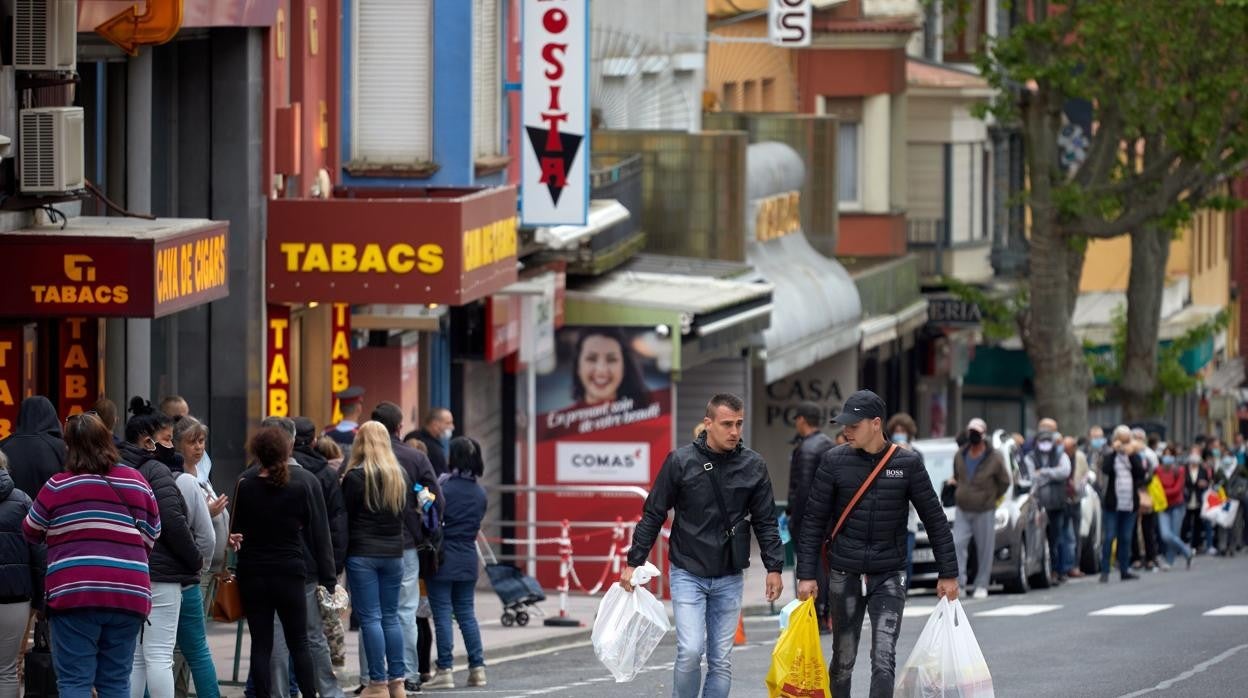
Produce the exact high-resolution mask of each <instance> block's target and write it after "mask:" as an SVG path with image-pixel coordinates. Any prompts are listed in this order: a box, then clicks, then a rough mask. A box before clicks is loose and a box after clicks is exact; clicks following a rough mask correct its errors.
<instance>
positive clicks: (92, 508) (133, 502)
mask: <svg viewBox="0 0 1248 698" xmlns="http://www.w3.org/2000/svg"><path fill="white" fill-rule="evenodd" d="M108 481H109V482H111V483H112V486H111V487H110V486H109V484H108V483H107V482H105V481H104V478H103V477H101V476H99V475H72V474H70V473H65V472H62V473H57V474H56V475H53V476H52V478H51V479H50V480H48V482H47V484H46V485H44V487H43V489H42V490H40V491H39V496H38V497H36V498H35V503H34V506H32V507H31V509H30V513H29V514H28V515H27V516H26V520H25V521H24V522H22V530H23V531H24V532H25V534H26V538H27V540H29V541H31V542H32V543H43V542H45V541H46V542H47V545H48V567H47V584H46V588H47V608H48V612H49V613H57V612H64V611H70V610H77V609H93V610H108V611H121V612H123V613H131V614H134V615H138V616H141V617H144V618H146V617H147V615H148V614H149V613H150V612H151V610H152V592H151V580H150V578H149V576H148V569H147V559H148V553H149V552H150V551H151V549H152V546H153V545H155V543H156V539H157V538H158V537H159V536H160V510H159V509H158V508H157V506H156V498H155V497H154V496H152V490H151V488H150V487H148V485H147V481H146V480H144V479H143V476H142V475H140V474H139V473H138V471H137V470H135V469H133V468H129V467H127V466H124V465H116V466H113V469H112V470H110V471H109V473H108ZM122 498H124V499H125V503H124V505H123V503H122Z"/></svg>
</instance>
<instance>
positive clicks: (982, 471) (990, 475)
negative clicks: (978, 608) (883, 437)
mask: <svg viewBox="0 0 1248 698" xmlns="http://www.w3.org/2000/svg"><path fill="white" fill-rule="evenodd" d="M987 436H988V424H987V422H985V421H984V420H982V419H980V418H979V417H976V418H975V419H972V420H971V421H970V423H969V424H967V425H966V442H967V443H966V446H965V447H964V448H961V449H959V450H958V452H957V453H956V454H954V456H953V481H954V484H955V485H957V490H955V495H954V499H955V500H956V503H957V513H956V514H955V515H954V518H953V544H954V546H955V547H956V548H957V550H958V584H959V585H960V586H963V587H965V586H966V566H967V562H968V558H967V555H968V553H969V548H970V543H971V540H974V541H975V552H976V553H977V555H976V559H977V566H976V570H975V572H976V573H975V598H977V599H986V598H988V583H989V581H990V580H991V579H992V560H993V552H994V551H995V550H996V544H997V531H996V516H997V501H998V500H999V499H1001V496H1002V495H1004V494H1005V491H1006V490H1008V489H1009V488H1010V473H1009V472H1008V471H1007V470H1006V469H1005V461H1004V460H1002V458H1001V454H1000V453H999V452H998V451H997V450H996V449H994V448H990V447H989V445H988V443H987V440H986V439H987Z"/></svg>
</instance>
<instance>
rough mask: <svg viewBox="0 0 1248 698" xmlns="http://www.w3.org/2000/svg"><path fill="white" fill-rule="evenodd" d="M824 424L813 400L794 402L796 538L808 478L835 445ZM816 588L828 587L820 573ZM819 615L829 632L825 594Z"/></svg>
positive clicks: (792, 522)
mask: <svg viewBox="0 0 1248 698" xmlns="http://www.w3.org/2000/svg"><path fill="white" fill-rule="evenodd" d="M822 425H823V409H822V408H820V407H819V405H816V404H815V403H813V402H803V403H801V404H799V405H798V406H797V409H796V416H795V417H794V418H793V426H794V428H795V429H796V430H797V436H795V437H794V439H793V454H792V456H790V458H789V499H788V502H789V536H790V538H791V539H792V540H793V541H797V540H798V538H799V537H800V535H801V530H802V516H803V514H804V513H805V509H806V497H807V496H809V495H810V481H811V480H812V479H813V478H814V477H815V470H817V469H818V468H819V461H820V460H821V459H822V458H823V454H824V453H825V452H827V451H829V450H831V449H833V448H835V447H836V444H834V443H832V439H829V438H828V437H827V435H826V434H824V433H823V432H822V431H820V430H819V427H821V426H822ZM793 588H795V589H796V588H797V570H794V571H793ZM819 588H820V589H821V590H826V589H827V581H826V579H824V578H823V577H820V584H819ZM815 609H816V611H817V613H818V616H819V632H820V633H823V634H827V633H829V632H831V629H830V628H829V627H828V600H827V598H826V594H824V595H821V598H818V599H816V600H815Z"/></svg>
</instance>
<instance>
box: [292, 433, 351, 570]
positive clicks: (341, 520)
mask: <svg viewBox="0 0 1248 698" xmlns="http://www.w3.org/2000/svg"><path fill="white" fill-rule="evenodd" d="M296 443H297V444H298V445H296V446H295V452H294V457H295V460H296V461H297V462H298V463H299V465H302V466H303V469H304V470H306V471H308V472H309V473H312V474H313V475H315V476H316V479H317V481H318V482H320V483H321V493H322V494H324V495H325V513H326V514H327V515H328V516H329V539H330V541H331V542H332V543H333V546H334V569H335V570H337V571H338V572H339V573H340V574H341V573H342V569H343V567H345V566H346V564H347V509H346V507H345V506H344V503H343V499H342V488H341V487H340V486H339V485H338V474H337V473H335V472H334V469H333V468H331V467H329V461H328V460H326V459H325V456H322V455H321V454H320V453H318V452H317V451H316V450H315V449H313V448H312V446H311V445H310V444H299V443H298V439H296Z"/></svg>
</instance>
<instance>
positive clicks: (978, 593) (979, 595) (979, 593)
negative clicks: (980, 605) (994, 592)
mask: <svg viewBox="0 0 1248 698" xmlns="http://www.w3.org/2000/svg"><path fill="white" fill-rule="evenodd" d="M974 598H976V599H986V598H988V590H987V589H976V590H975V594H974Z"/></svg>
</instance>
